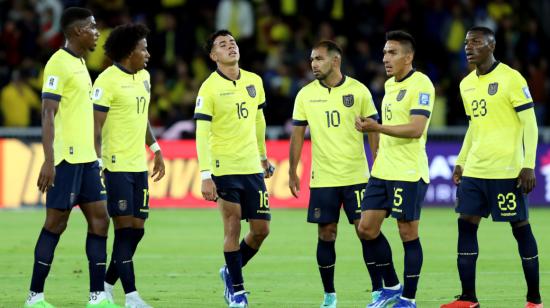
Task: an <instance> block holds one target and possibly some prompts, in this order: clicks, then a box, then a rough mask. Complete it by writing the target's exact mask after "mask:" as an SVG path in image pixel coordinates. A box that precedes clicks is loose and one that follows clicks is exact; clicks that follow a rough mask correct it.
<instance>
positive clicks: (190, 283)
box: [0, 208, 550, 308]
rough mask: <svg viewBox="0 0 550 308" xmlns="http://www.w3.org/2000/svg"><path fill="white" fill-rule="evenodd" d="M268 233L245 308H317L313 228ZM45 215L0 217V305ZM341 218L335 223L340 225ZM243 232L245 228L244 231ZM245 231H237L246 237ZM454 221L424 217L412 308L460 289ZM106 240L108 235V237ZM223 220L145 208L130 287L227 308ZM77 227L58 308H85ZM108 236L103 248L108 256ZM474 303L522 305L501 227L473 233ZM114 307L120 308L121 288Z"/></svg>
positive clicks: (542, 242)
mask: <svg viewBox="0 0 550 308" xmlns="http://www.w3.org/2000/svg"><path fill="white" fill-rule="evenodd" d="M272 212H273V220H272V224H271V235H270V237H269V238H268V239H267V240H266V242H265V243H264V246H263V249H262V250H261V251H260V253H259V254H258V255H257V256H256V257H255V258H254V259H253V260H252V261H251V263H250V264H249V265H248V266H247V267H246V268H245V269H244V277H245V285H246V288H247V290H249V291H250V292H251V293H250V296H249V300H250V306H251V307H270V308H271V307H273V308H279V307H299V308H301V307H319V304H320V303H321V299H322V295H323V290H322V286H321V281H320V278H319V274H318V271H317V266H316V261H315V247H316V242H317V240H316V238H317V236H316V226H315V225H312V224H308V223H306V222H305V216H306V212H305V210H282V209H273V210H272ZM44 215H45V212H44V211H43V210H22V211H0V230H1V232H2V236H1V237H0V307H2V308H4V307H5V308H13V307H22V305H23V302H24V300H25V298H26V295H27V292H28V287H29V284H30V276H31V270H32V269H31V266H32V261H33V249H34V245H35V241H36V237H37V235H38V233H39V231H40V228H41V226H42V223H43V219H44ZM343 217H344V216H343V214H342V217H341V218H343ZM549 221H550V209H532V210H531V222H532V225H533V230H534V232H535V236H536V238H537V241H538V246H539V255H540V272H541V289H542V296H543V299H545V300H547V302H548V301H550V245H549V242H550V223H548V222H549ZM243 226H244V225H243ZM247 229H248V228H247V226H244V228H243V234H244V231H245V230H247ZM456 230H457V227H456V214H455V213H454V212H453V210H452V209H450V208H445V209H432V208H429V209H425V210H424V211H423V213H422V221H421V224H420V234H421V235H420V236H421V241H422V246H423V247H424V266H423V268H422V275H421V278H420V283H419V291H418V294H417V303H418V306H419V307H439V304H441V303H443V302H447V301H449V300H451V299H452V298H453V296H454V295H456V294H458V293H459V291H460V283H459V280H458V273H457V270H456V238H457V231H456ZM110 232H111V233H110V234H112V230H111V231H110ZM222 232H223V231H222V226H221V218H220V215H219V213H218V212H217V211H216V210H152V212H151V215H150V219H149V221H148V223H147V225H146V233H145V238H144V239H143V241H142V242H141V244H140V247H139V249H138V252H137V255H136V257H135V258H134V261H135V268H136V276H137V277H136V280H137V287H138V290H139V291H140V294H141V295H142V297H143V298H144V299H145V300H146V301H148V302H149V303H150V304H151V305H153V306H154V307H157V308H165V307H225V304H224V301H223V298H222V294H223V287H222V283H221V281H220V279H219V277H218V269H219V267H220V266H221V265H222V264H223V262H224V261H223V255H222V234H223V233H222ZM384 232H385V234H386V236H387V237H388V238H389V240H390V242H391V244H392V249H393V256H394V262H395V263H396V268H397V270H398V273H399V276H400V277H401V276H402V268H403V267H402V264H403V248H402V245H401V243H400V241H399V237H398V234H397V227H396V223H395V221H394V220H393V219H389V220H387V221H386V222H385V224H384ZM85 234H86V226H85V221H84V219H83V216H82V214H81V213H80V212H79V211H74V213H73V214H72V217H71V220H70V222H69V226H68V228H67V231H66V232H65V234H64V235H63V236H62V238H61V241H60V243H59V245H58V248H57V251H56V255H55V259H54V264H53V267H52V270H51V272H50V276H49V278H48V280H47V282H46V290H45V291H46V298H47V300H48V301H49V302H51V303H52V304H54V305H56V306H57V307H60V308H63V307H84V305H85V304H86V301H87V296H88V270H87V261H86V256H85V252H84V242H85V241H84V238H85ZM111 243H112V236H111V237H110V240H109V251H110V250H111V249H110V248H111ZM479 243H480V256H479V260H478V265H477V277H478V281H477V287H478V296H479V299H480V302H481V304H482V306H483V307H498V308H506V307H523V305H524V304H525V303H524V294H525V290H526V288H525V283H524V279H523V273H522V270H521V262H520V258H519V256H518V253H517V246H516V243H515V240H514V238H513V236H512V233H511V231H510V227H509V225H508V224H506V223H492V222H490V221H488V220H484V221H483V223H482V225H481V227H480V230H479ZM336 249H337V263H336V278H335V280H336V281H335V284H336V291H337V293H338V300H339V307H341V308H346V307H365V305H366V304H367V302H369V301H370V280H369V278H368V274H367V271H366V268H365V266H364V264H363V259H362V255H361V247H360V244H359V241H358V240H357V238H356V236H355V234H354V232H353V229H352V228H351V226H350V225H348V224H347V222H346V223H343V224H341V225H340V230H339V234H338V240H337V244H336ZM115 300H116V301H117V303H118V304H124V296H123V292H122V288H121V286H120V283H118V284H117V287H116V297H115Z"/></svg>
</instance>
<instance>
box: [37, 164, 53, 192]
mask: <svg viewBox="0 0 550 308" xmlns="http://www.w3.org/2000/svg"><path fill="white" fill-rule="evenodd" d="M54 180H55V165H54V164H53V161H44V163H43V164H42V167H41V168H40V175H39V176H38V181H37V183H36V185H37V186H38V189H39V190H40V191H41V192H42V193H45V192H46V191H47V190H48V189H50V188H51V187H53V182H54Z"/></svg>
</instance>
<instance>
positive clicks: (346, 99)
mask: <svg viewBox="0 0 550 308" xmlns="http://www.w3.org/2000/svg"><path fill="white" fill-rule="evenodd" d="M342 103H344V106H346V107H351V106H353V94H348V95H344V96H342Z"/></svg>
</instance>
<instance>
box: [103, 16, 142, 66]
mask: <svg viewBox="0 0 550 308" xmlns="http://www.w3.org/2000/svg"><path fill="white" fill-rule="evenodd" d="M148 34H149V29H148V28H147V27H146V26H145V25H144V24H132V23H130V24H125V25H120V26H117V27H116V28H115V29H114V30H113V31H112V32H111V34H109V37H108V38H107V40H106V41H105V45H103V48H104V49H105V55H107V57H109V59H111V60H112V61H114V62H119V61H121V60H122V59H124V58H126V57H127V56H129V55H130V54H131V53H132V51H133V50H134V49H135V48H136V46H137V44H138V43H139V41H141V40H142V39H144V38H146V37H147V35H148Z"/></svg>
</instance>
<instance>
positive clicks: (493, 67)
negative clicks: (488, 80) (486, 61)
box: [476, 61, 500, 77]
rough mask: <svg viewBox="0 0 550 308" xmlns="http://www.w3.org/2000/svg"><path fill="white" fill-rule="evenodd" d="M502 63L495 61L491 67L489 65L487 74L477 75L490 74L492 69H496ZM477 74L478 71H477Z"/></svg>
mask: <svg viewBox="0 0 550 308" xmlns="http://www.w3.org/2000/svg"><path fill="white" fill-rule="evenodd" d="M499 64H500V61H495V63H493V65H491V67H489V70H487V73H485V74H481V75H477V76H478V77H479V76H485V75H489V74H490V73H491V72H492V71H494V70H495V68H497V66H498V65H499ZM476 74H477V72H476Z"/></svg>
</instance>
